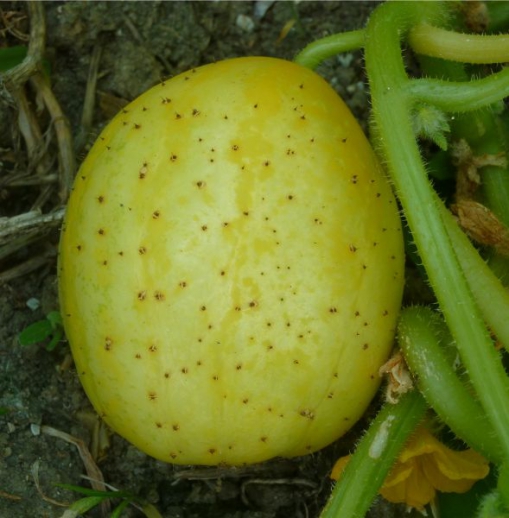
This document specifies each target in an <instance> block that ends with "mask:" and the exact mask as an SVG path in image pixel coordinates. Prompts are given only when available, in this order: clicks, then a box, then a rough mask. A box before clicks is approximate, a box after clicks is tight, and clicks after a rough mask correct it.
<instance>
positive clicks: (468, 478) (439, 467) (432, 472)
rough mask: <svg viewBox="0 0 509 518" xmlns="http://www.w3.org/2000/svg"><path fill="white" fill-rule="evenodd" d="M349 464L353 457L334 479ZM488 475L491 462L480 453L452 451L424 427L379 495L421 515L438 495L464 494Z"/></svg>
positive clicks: (339, 463) (336, 473)
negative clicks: (438, 492) (417, 510)
mask: <svg viewBox="0 0 509 518" xmlns="http://www.w3.org/2000/svg"><path fill="white" fill-rule="evenodd" d="M349 460H350V455H348V456H346V457H342V458H340V459H339V460H338V461H337V462H336V464H335V466H334V468H333V470H332V473H331V478H333V479H335V480H337V479H338V478H339V477H340V476H341V474H342V473H343V470H344V469H345V466H346V464H347V463H348V461H349ZM488 472H489V464H488V461H487V460H486V459H485V458H484V457H482V456H481V455H479V454H478V453H477V452H475V451H474V450H464V451H454V450H451V449H450V448H448V447H447V446H445V445H444V444H442V443H441V442H440V441H439V440H438V439H436V438H435V437H434V436H433V435H432V434H431V432H430V431H429V430H428V429H427V428H426V427H425V426H421V427H419V428H418V429H417V430H416V432H415V433H414V435H413V436H412V438H411V439H410V441H408V443H407V445H406V446H405V448H404V449H403V451H402V452H401V454H400V456H399V458H398V460H397V462H396V463H395V465H394V466H393V467H392V469H391V471H390V473H389V475H388V476H387V478H386V480H385V482H384V484H383V486H382V487H381V489H380V494H381V495H382V496H383V497H384V498H385V499H387V500H389V501H390V502H394V503H405V504H407V505H408V506H410V507H415V508H416V509H419V510H421V511H422V510H423V509H424V506H425V505H427V504H428V503H429V502H431V500H433V498H434V497H435V494H436V491H442V492H446V493H447V492H454V493H464V492H466V491H468V490H469V489H470V488H471V487H472V485H473V484H474V483H475V482H476V481H477V480H480V479H482V478H484V477H486V475H487V474H488Z"/></svg>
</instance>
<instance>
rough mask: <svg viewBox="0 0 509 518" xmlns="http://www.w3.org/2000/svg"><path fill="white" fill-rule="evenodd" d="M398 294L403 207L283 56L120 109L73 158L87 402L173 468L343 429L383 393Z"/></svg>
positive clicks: (74, 342) (71, 208) (77, 348)
mask: <svg viewBox="0 0 509 518" xmlns="http://www.w3.org/2000/svg"><path fill="white" fill-rule="evenodd" d="M402 286H403V244H402V234H401V222H400V219H399V215H398V208H397V204H396V202H395V199H394V197H393V194H392V192H391V188H390V186H389V184H388V182H387V180H386V179H385V177H384V175H383V172H382V169H381V167H380V165H379V163H378V162H377V159H376V158H375V155H374V152H373V150H372V148H371V147H370V145H369V143H368V141H367V139H366V137H365V135H364V134H363V132H362V130H361V128H360V126H359V125H358V123H357V122H356V120H355V118H354V117H353V115H352V114H351V112H350V111H349V109H348V108H347V106H346V105H345V104H344V102H343V101H342V100H341V99H340V98H339V96H338V95H337V94H336V93H335V92H334V90H333V89H332V88H331V87H330V86H329V85H328V84H327V83H326V81H324V80H323V79H322V78H320V77H319V76H318V75H317V74H315V73H314V72H312V71H310V70H308V69H305V68H303V67H301V66H299V65H296V64H294V63H291V62H288V61H284V60H280V59H275V58H265V57H248V58H236V59H230V60H226V61H222V62H218V63H214V64H210V65H206V66H202V67H199V68H196V69H193V70H190V71H188V72H186V73H183V74H181V75H178V76H176V77H174V78H172V79H170V80H168V81H165V82H163V83H162V84H159V85H157V86H155V87H153V88H152V89H150V90H149V91H148V92H146V93H144V94H143V95H141V96H140V97H139V98H137V99H136V100H134V101H133V102H132V103H131V104H129V105H128V106H127V107H126V108H125V109H123V110H122V111H121V113H119V114H118V115H117V116H116V117H115V118H114V119H113V120H112V121H111V123H110V124H109V125H108V126H107V127H106V128H105V129H104V131H103V132H102V134H101V135H100V136H99V138H98V139H97V141H96V143H95V144H94V146H93V147H92V149H91V151H90V153H89V155H88V157H87V158H86V160H85V161H84V163H83V164H82V166H81V168H80V170H79V172H78V174H77V177H76V180H75V185H74V189H73V192H72V195H71V199H70V202H69V205H68V209H67V214H66V218H65V224H64V227H63V231H62V236H61V244H60V256H59V290H60V301H61V312H62V316H63V321H64V326H65V331H66V334H67V337H68V339H69V342H70V345H71V348H72V353H73V356H74V359H75V363H76V368H77V372H78V375H79V377H80V379H81V382H82V384H83V387H84V389H85V391H86V393H87V395H88V397H89V398H90V400H91V402H92V404H93V405H94V407H95V409H96V410H97V412H98V414H99V415H100V416H101V417H102V418H103V419H104V420H105V422H106V423H107V424H108V425H110V426H111V428H112V429H113V430H115V431H116V432H117V433H118V434H120V435H121V436H123V437H124V438H126V439H127V440H128V441H130V442H131V443H132V444H134V445H135V446H137V447H138V448H139V449H141V450H142V451H144V452H146V453H147V454H149V455H151V456H153V457H156V458H158V459H161V460H163V461H167V462H171V463H177V464H203V465H216V464H220V463H222V464H228V465H242V464H246V463H254V462H260V461H263V460H266V459H270V458H272V457H276V456H283V457H292V456H298V455H304V454H307V453H310V452H313V451H316V450H318V449H320V448H323V447H324V446H326V445H328V444H329V443H331V442H332V441H334V440H335V439H337V438H338V437H340V436H341V435H342V434H344V433H345V431H347V430H348V429H349V428H350V427H351V426H352V425H353V424H354V423H355V422H356V421H357V420H358V419H359V417H360V416H361V415H362V414H363V412H364V411H365V409H366V407H367V406H368V404H369V402H370V401H371V399H372V398H373V396H374V394H375V392H376V390H377V388H378V387H379V383H380V379H379V375H378V369H379V367H380V366H381V365H382V364H383V363H384V361H385V360H386V359H387V357H388V354H389V353H390V350H391V347H392V344H393V338H394V331H395V324H396V319H397V315H398V311H399V308H400V304H401V294H402Z"/></svg>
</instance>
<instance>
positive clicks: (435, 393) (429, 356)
mask: <svg viewBox="0 0 509 518" xmlns="http://www.w3.org/2000/svg"><path fill="white" fill-rule="evenodd" d="M451 341H452V340H451V336H450V334H449V332H448V329H447V326H446V325H445V322H443V320H442V319H441V318H440V317H439V316H438V314H437V313H435V312H433V311H432V310H431V309H430V308H427V307H412V308H406V309H404V310H403V311H402V313H401V315H400V320H399V324H398V343H399V346H400V347H401V350H402V351H403V354H404V356H405V360H406V362H407V364H408V366H409V367H410V370H411V371H412V373H413V374H414V377H415V378H416V379H417V383H418V387H419V390H420V391H421V392H422V394H423V395H424V397H425V398H426V400H427V402H428V403H429V404H430V406H431V407H432V408H433V409H434V410H435V412H436V413H437V414H438V416H439V417H440V418H441V419H442V421H444V423H446V424H447V425H448V426H449V428H451V430H452V431H453V432H454V433H455V434H456V435H457V436H458V437H461V439H463V440H464V441H465V442H466V443H467V444H468V445H469V446H470V447H471V448H474V449H475V450H477V451H478V452H480V453H482V454H483V455H484V456H485V457H487V458H488V459H489V460H491V461H492V462H496V463H498V464H500V463H501V461H502V458H501V456H500V452H501V449H500V444H499V442H498V441H497V439H496V436H494V435H493V429H492V428H491V426H490V423H489V422H487V420H486V414H485V413H484V411H483V409H482V408H481V405H480V404H479V403H478V402H477V401H476V400H475V399H474V398H472V394H471V392H470V391H469V390H468V389H467V388H466V386H464V384H463V383H462V381H461V380H460V378H459V377H458V375H457V374H456V372H455V371H454V369H453V367H452V361H451V359H450V358H448V357H447V355H446V352H445V348H446V347H447V346H448V345H450V344H451ZM453 360H454V358H453Z"/></svg>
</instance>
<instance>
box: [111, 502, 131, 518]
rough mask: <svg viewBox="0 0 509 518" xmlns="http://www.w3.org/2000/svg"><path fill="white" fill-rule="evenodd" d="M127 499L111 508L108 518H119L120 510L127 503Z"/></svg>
mask: <svg viewBox="0 0 509 518" xmlns="http://www.w3.org/2000/svg"><path fill="white" fill-rule="evenodd" d="M129 503H130V502H129V500H123V501H122V502H120V504H119V505H118V506H117V507H115V509H113V512H112V513H111V515H110V518H120V515H121V514H122V511H123V510H124V509H125V508H126V507H127V506H128V505H129Z"/></svg>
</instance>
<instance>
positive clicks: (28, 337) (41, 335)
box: [18, 320, 53, 345]
mask: <svg viewBox="0 0 509 518" xmlns="http://www.w3.org/2000/svg"><path fill="white" fill-rule="evenodd" d="M52 333H53V327H52V326H51V322H50V321H49V320H39V321H38V322H34V323H33V324H30V325H29V326H28V327H26V328H25V329H23V331H21V333H20V334H19V337H18V338H19V343H20V344H21V345H33V344H36V343H38V342H42V341H43V340H45V339H46V338H48V337H49V336H51V334H52Z"/></svg>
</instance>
